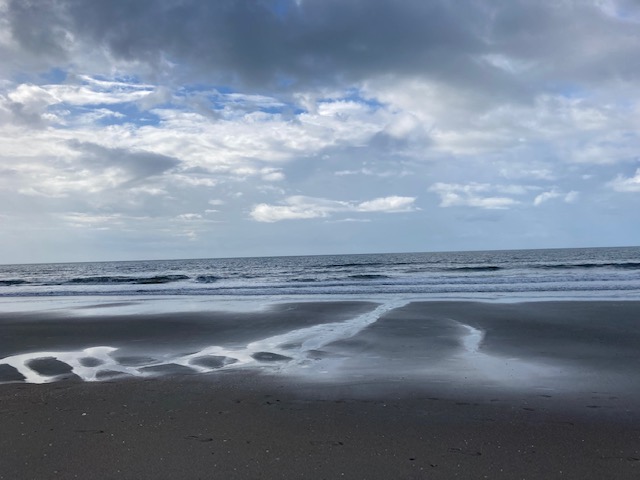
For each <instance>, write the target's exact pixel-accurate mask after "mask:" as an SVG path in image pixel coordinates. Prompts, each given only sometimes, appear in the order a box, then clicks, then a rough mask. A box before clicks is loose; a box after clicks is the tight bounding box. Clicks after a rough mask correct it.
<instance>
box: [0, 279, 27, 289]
mask: <svg viewBox="0 0 640 480" xmlns="http://www.w3.org/2000/svg"><path fill="white" fill-rule="evenodd" d="M27 283H29V282H27V281H26V280H22V279H19V278H16V279H11V280H0V285H1V286H3V287H12V286H14V285H25V284H27Z"/></svg>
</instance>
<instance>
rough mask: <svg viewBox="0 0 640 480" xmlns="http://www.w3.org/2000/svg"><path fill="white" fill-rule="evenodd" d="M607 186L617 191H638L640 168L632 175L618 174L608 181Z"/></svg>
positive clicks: (639, 186)
mask: <svg viewBox="0 0 640 480" xmlns="http://www.w3.org/2000/svg"><path fill="white" fill-rule="evenodd" d="M609 186H610V187H612V188H613V189H614V190H615V191H617V192H640V168H638V169H637V170H636V173H635V175H634V176H633V177H624V176H622V175H618V176H617V177H616V179H615V180H613V181H611V182H609Z"/></svg>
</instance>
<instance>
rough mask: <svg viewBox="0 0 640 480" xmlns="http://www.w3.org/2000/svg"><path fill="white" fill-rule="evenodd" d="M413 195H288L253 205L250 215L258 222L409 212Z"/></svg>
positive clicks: (412, 208) (412, 202)
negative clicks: (347, 198)
mask: <svg viewBox="0 0 640 480" xmlns="http://www.w3.org/2000/svg"><path fill="white" fill-rule="evenodd" d="M415 200H416V199H415V197H400V196H391V197H381V198H375V199H373V200H368V201H365V202H360V203H357V202H344V201H336V200H327V199H324V198H314V197H305V196H300V195H297V196H292V197H288V198H286V199H285V200H284V205H269V204H266V203H261V204H259V205H255V206H254V207H253V210H252V211H251V217H252V218H253V219H254V220H256V221H258V222H267V223H273V222H279V221H281V220H300V219H311V218H325V217H329V216H330V215H331V214H333V213H337V212H367V213H373V212H386V213H397V212H410V211H414V210H415V207H414V206H413V205H414V203H415Z"/></svg>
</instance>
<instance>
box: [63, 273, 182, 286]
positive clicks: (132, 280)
mask: <svg viewBox="0 0 640 480" xmlns="http://www.w3.org/2000/svg"><path fill="white" fill-rule="evenodd" d="M188 279H189V277H188V276H187V275H155V276H153V277H125V276H97V277H79V278H72V279H70V280H68V281H66V282H64V284H65V285H113V284H127V285H150V284H162V283H171V282H178V281H180V280H188Z"/></svg>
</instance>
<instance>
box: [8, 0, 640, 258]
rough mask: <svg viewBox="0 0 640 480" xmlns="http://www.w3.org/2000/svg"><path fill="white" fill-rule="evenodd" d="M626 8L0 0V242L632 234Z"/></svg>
mask: <svg viewBox="0 0 640 480" xmlns="http://www.w3.org/2000/svg"><path fill="white" fill-rule="evenodd" d="M639 27H640V6H639V5H638V4H637V2H633V1H623V0H620V1H616V0H597V1H596V0H593V1H577V0H575V1H571V0H565V1H562V2H557V1H551V0H549V1H545V0H543V1H532V0H515V1H506V0H505V1H498V2H496V1H488V0H486V1H482V0H462V1H460V2H446V1H444V0H442V1H425V0H405V1H402V2H392V1H389V0H367V1H363V0H341V1H337V0H298V1H294V0H291V1H288V0H222V1H219V2H202V1H196V0H168V1H157V0H139V1H136V2H129V1H124V0H114V1H111V2H91V1H88V0H43V1H39V2H25V1H10V0H0V32H1V33H0V56H1V57H2V58H3V61H2V62H0V75H1V77H0V224H1V225H2V228H3V232H4V235H3V237H2V239H1V240H0V242H1V243H2V244H1V245H0V247H2V249H3V251H4V252H6V253H5V256H4V257H2V258H0V261H3V262H9V261H14V260H16V261H37V260H66V259H71V260H73V259H77V260H84V259H93V258H96V259H100V258H137V257H140V256H145V257H172V256H173V257H175V256H183V257H184V256H189V257H193V256H228V255H261V254H288V253H292V254H294V253H327V252H341V251H344V252H358V251H381V250H382V251H393V250H443V249H475V248H477V249H482V248H521V247H522V248H525V247H544V246H580V245H617V244H633V243H637V238H639V237H638V234H639V233H640V227H638V226H635V224H636V223H638V222H637V212H636V210H637V208H636V205H637V202H638V199H639V197H638V195H639V192H640V188H638V184H639V182H638V176H639V175H638V171H640V170H639V167H638V158H639V154H638V152H639V149H640V138H639V135H638V132H639V131H640V129H639V128H638V127H640V101H639V100H637V99H639V98H640V95H639V94H640V92H639V90H640V87H639V86H638V85H640V83H638V81H637V80H638V74H639V73H640V72H639V71H638V70H639V69H640V64H638V62H636V61H635V56H636V52H637V51H638V47H639V46H640V28H639ZM634 219H635V221H634ZM399 232H402V233H403V234H402V235H399V234H398V233H399ZM498 232H499V234H498Z"/></svg>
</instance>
